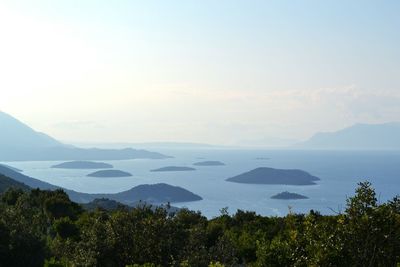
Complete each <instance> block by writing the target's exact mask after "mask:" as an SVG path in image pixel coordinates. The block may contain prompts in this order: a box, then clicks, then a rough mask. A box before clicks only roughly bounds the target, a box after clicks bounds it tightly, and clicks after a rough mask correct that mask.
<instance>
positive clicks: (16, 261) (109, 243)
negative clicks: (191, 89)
mask: <svg viewBox="0 0 400 267" xmlns="http://www.w3.org/2000/svg"><path fill="white" fill-rule="evenodd" d="M0 215H1V216H0V266H1V267H2V266H48V267H50V266H52V267H61V266H65V267H67V266H105V267H107V266H110V267H111V266H135V267H153V266H154V267H156V266H157V267H158V266H180V267H186V266H200V267H202V266H204V267H207V266H212V267H220V266H398V263H399V262H400V198H399V197H396V198H394V199H393V200H390V201H388V202H387V203H383V204H380V203H378V201H377V198H376V194H375V191H374V190H373V188H372V187H371V184H369V183H367V182H364V183H360V184H359V187H358V188H357V189H356V194H355V195H354V196H353V197H351V198H349V199H348V200H347V206H346V209H345V211H344V213H343V214H338V215H334V216H322V215H321V214H319V213H318V212H314V211H310V213H309V214H306V215H301V214H293V213H292V212H290V213H289V214H288V215H287V216H285V217H263V216H260V215H257V214H256V213H254V212H246V211H240V210H239V211H237V212H236V213H235V214H232V215H230V214H229V213H228V212H227V209H224V210H223V211H222V213H221V215H220V216H219V217H216V218H213V219H211V220H207V218H205V217H204V216H202V215H201V214H200V213H199V212H194V211H190V210H187V209H182V210H180V211H178V212H177V213H174V214H170V213H168V212H167V211H166V210H165V209H163V208H152V207H149V206H140V207H137V208H134V209H131V210H128V209H119V210H115V211H105V210H96V211H91V212H85V211H83V209H82V208H81V207H80V205H78V204H76V203H73V202H71V201H70V200H69V198H68V196H67V195H66V194H65V193H64V192H63V191H61V190H56V191H41V190H32V191H30V192H24V191H22V190H17V189H12V190H9V191H7V192H5V193H4V194H3V195H2V196H1V197H0Z"/></svg>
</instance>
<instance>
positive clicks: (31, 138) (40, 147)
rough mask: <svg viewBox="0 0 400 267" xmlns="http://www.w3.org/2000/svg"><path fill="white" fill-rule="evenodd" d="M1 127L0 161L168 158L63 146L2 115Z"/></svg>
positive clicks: (141, 151)
mask: <svg viewBox="0 0 400 267" xmlns="http://www.w3.org/2000/svg"><path fill="white" fill-rule="evenodd" d="M0 126H1V127H0V161H19V160H123V159H136V158H150V159H162V158H167V156H165V155H162V154H160V153H157V152H150V151H146V150H136V149H132V148H125V149H97V148H86V149H85V148H78V147H74V146H71V145H66V144H63V143H61V142H59V141H57V140H56V139H54V138H52V137H50V136H48V135H46V134H44V133H40V132H37V131H35V130H33V129H32V128H30V127H29V126H28V125H26V124H24V123H22V122H20V121H19V120H17V119H15V118H13V117H12V116H10V115H8V114H6V113H4V112H1V111H0Z"/></svg>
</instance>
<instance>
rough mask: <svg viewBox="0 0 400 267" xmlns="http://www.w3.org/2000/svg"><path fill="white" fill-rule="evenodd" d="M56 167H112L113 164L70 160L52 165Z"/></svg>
mask: <svg viewBox="0 0 400 267" xmlns="http://www.w3.org/2000/svg"><path fill="white" fill-rule="evenodd" d="M51 168H55V169H111V168H114V166H113V165H111V164H108V163H104V162H93V161H68V162H64V163H60V164H57V165H53V166H51Z"/></svg>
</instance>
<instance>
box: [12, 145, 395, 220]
mask: <svg viewBox="0 0 400 267" xmlns="http://www.w3.org/2000/svg"><path fill="white" fill-rule="evenodd" d="M157 152H161V153H163V154H166V155H170V156H173V158H168V159H161V160H154V159H134V160H116V161H102V162H107V163H110V164H112V165H113V166H114V169H118V170H123V171H127V172H130V173H132V175H133V176H132V177H124V178H94V177H87V176H86V175H87V174H89V173H90V172H92V171H93V170H67V169H54V168H51V166H52V165H54V164H58V163H61V162H63V161H30V162H7V164H8V165H10V166H13V167H16V168H19V169H22V170H23V173H24V174H25V175H28V176H31V177H34V178H37V179H39V180H42V181H45V182H48V183H51V184H54V185H58V186H61V187H64V188H67V189H72V190H75V191H79V192H85V193H116V192H121V191H125V190H128V189H130V188H132V187H134V186H137V185H141V184H156V183H167V184H170V185H175V186H180V187H183V188H185V189H187V190H189V191H191V192H193V193H195V194H197V195H199V196H201V197H202V198H203V200H201V201H195V202H185V203H173V205H174V206H176V207H186V208H189V209H191V210H195V211H201V213H202V214H203V215H205V216H207V217H208V218H213V217H215V216H218V215H220V214H221V210H222V209H225V208H227V210H228V212H229V213H230V214H233V213H235V212H236V211H237V210H239V209H240V210H246V211H254V212H256V213H258V214H261V215H268V216H284V215H286V214H287V213H288V212H290V211H291V212H295V213H307V212H309V211H310V210H311V209H313V210H316V211H319V212H320V213H322V214H335V213H340V212H343V211H344V210H345V209H346V199H347V198H348V197H351V196H353V195H354V192H355V189H356V187H357V184H358V183H359V182H362V181H369V182H371V183H372V186H373V187H374V188H375V190H376V194H377V199H378V201H379V202H380V203H383V202H385V201H387V200H389V199H392V198H393V197H395V196H396V195H398V194H400V151H300V150H295V151H291V150H248V149H204V148H200V149H160V150H158V151H157ZM208 160H213V161H221V162H223V163H225V166H204V167H200V166H193V163H195V162H199V161H208ZM165 166H189V167H195V168H196V170H195V171H181V172H179V171H178V172H150V170H152V169H156V168H160V167H165ZM258 167H272V168H280V169H300V170H304V171H307V172H309V173H310V174H312V175H314V176H317V177H319V178H320V179H321V180H320V181H317V182H316V185H308V186H289V185H255V184H240V183H233V182H228V181H226V179H227V178H230V177H233V176H236V175H238V174H241V173H244V172H247V171H250V170H252V169H255V168H258ZM283 191H289V192H293V193H298V194H302V195H305V196H307V197H308V199H301V200H279V199H271V196H273V195H275V194H277V193H280V192H283Z"/></svg>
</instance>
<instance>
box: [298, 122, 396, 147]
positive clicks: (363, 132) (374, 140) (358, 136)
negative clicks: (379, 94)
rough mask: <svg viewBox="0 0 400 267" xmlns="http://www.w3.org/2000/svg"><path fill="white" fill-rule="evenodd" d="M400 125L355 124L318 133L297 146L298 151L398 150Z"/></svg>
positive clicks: (394, 123) (393, 123)
mask: <svg viewBox="0 0 400 267" xmlns="http://www.w3.org/2000/svg"><path fill="white" fill-rule="evenodd" d="M399 136H400V123H399V122H392V123H385V124H356V125H353V126H351V127H348V128H345V129H343V130H340V131H337V132H331V133H318V134H316V135H314V136H313V137H311V138H310V139H309V140H308V141H306V142H304V143H301V144H298V145H296V146H295V148H300V149H341V150H345V149H348V150H351V149H354V150H368V149H370V150H379V149H382V150H395V149H400V138H399Z"/></svg>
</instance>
